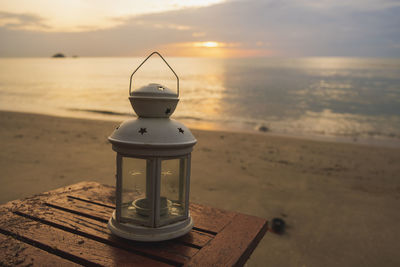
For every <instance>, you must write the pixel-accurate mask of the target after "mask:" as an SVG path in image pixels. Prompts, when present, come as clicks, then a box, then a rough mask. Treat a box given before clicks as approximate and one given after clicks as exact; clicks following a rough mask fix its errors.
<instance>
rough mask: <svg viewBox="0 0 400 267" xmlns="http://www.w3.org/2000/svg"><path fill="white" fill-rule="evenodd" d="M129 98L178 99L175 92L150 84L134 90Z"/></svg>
mask: <svg viewBox="0 0 400 267" xmlns="http://www.w3.org/2000/svg"><path fill="white" fill-rule="evenodd" d="M130 97H132V98H134V97H147V98H174V99H178V95H177V93H176V92H174V91H173V90H171V89H169V88H168V87H165V86H163V85H161V84H158V83H150V84H148V85H146V86H142V87H140V88H139V89H136V90H134V91H133V92H131V96H130Z"/></svg>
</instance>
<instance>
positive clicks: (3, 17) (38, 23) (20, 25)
mask: <svg viewBox="0 0 400 267" xmlns="http://www.w3.org/2000/svg"><path fill="white" fill-rule="evenodd" d="M0 27H4V28H7V29H11V30H47V29H50V28H51V27H50V26H49V25H48V24H46V23H45V19H44V18H42V17H40V16H38V15H35V14H29V13H20V14H19V13H11V12H3V11H0Z"/></svg>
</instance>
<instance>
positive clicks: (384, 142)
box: [0, 109, 400, 148]
mask: <svg viewBox="0 0 400 267" xmlns="http://www.w3.org/2000/svg"><path fill="white" fill-rule="evenodd" d="M70 111H73V112H72V113H71V112H68V111H66V112H60V113H59V114H53V113H52V112H47V113H46V112H44V113H40V112H35V111H14V110H2V109H0V112H14V113H21V114H33V115H43V116H51V117H59V118H73V119H82V120H95V121H110V122H117V123H120V122H122V121H124V120H127V119H129V118H130V115H133V116H132V117H131V118H135V116H136V115H135V114H133V113H132V114H119V113H116V112H111V111H91V110H90V111H88V110H76V109H72V110H70ZM74 112H76V113H74ZM74 114H75V115H76V116H74ZM87 114H91V115H92V116H85V115H87ZM171 119H175V118H174V117H172V118H171ZM176 120H179V121H181V122H183V123H184V124H185V125H187V126H188V127H189V128H190V129H193V130H200V131H213V132H229V133H242V134H255V135H268V136H273V137H278V138H279V137H283V138H295V139H300V140H308V141H316V142H328V143H341V144H354V145H364V146H373V147H387V148H400V140H397V139H388V138H376V137H375V138H366V137H354V136H332V135H316V134H302V133H280V132H274V131H270V130H267V131H262V130H257V129H255V128H250V129H248V130H246V129H245V127H238V126H236V127H235V126H233V127H228V128H227V127H225V125H219V124H218V123H211V122H202V123H199V122H197V123H196V122H190V120H188V119H181V118H177V119H176ZM192 121H193V120H192ZM199 125H200V126H199Z"/></svg>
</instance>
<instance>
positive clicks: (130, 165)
mask: <svg viewBox="0 0 400 267" xmlns="http://www.w3.org/2000/svg"><path fill="white" fill-rule="evenodd" d="M151 165H152V161H151V160H146V159H138V158H129V157H122V192H121V221H122V222H133V223H138V224H142V225H151V224H152V222H153V220H152V214H153V213H154V209H153V205H154V204H153V203H154V202H153V200H152V197H151V194H152V190H151V186H152V185H151V184H149V183H150V182H151V179H146V177H147V176H148V175H151ZM153 218H154V217H153Z"/></svg>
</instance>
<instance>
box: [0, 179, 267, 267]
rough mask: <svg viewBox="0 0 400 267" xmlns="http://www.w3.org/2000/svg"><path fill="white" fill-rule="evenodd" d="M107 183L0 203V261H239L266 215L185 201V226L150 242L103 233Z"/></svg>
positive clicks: (110, 203)
mask: <svg viewBox="0 0 400 267" xmlns="http://www.w3.org/2000/svg"><path fill="white" fill-rule="evenodd" d="M114 195H115V188H114V187H111V186H106V185H101V184H98V183H95V182H82V183H78V184H74V185H71V186H67V187H64V188H60V189H57V190H54V191H50V192H46V193H43V194H40V195H36V196H33V197H31V198H28V199H25V200H23V201H19V200H16V201H11V202H9V203H7V204H5V205H3V206H0V216H1V218H0V266H3V265H5V266H15V265H19V264H21V266H31V265H37V266H64V265H65V266H74V265H87V266H111V265H113V266H125V265H136V266H147V265H149V266H182V265H185V266H211V265H212V266H241V265H243V264H244V263H245V262H246V260H247V259H248V258H249V256H250V254H251V253H252V252H253V250H254V248H255V247H256V246H257V244H258V242H259V241H260V240H261V239H262V237H263V236H264V234H265V232H266V230H267V221H266V220H265V219H261V218H258V217H254V216H249V215H244V214H241V213H237V212H230V211H224V210H220V209H215V208H211V207H208V206H204V205H199V204H194V203H191V204H190V212H191V215H192V217H193V219H194V224H195V227H194V228H193V230H192V231H191V232H190V233H189V234H187V235H185V236H183V237H180V238H177V239H174V240H170V241H163V242H157V243H143V242H135V241H128V240H123V239H121V238H117V237H115V236H113V235H111V234H110V231H109V230H108V229H107V221H108V219H109V218H110V216H111V213H112V211H113V210H114V200H115V197H114Z"/></svg>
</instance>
